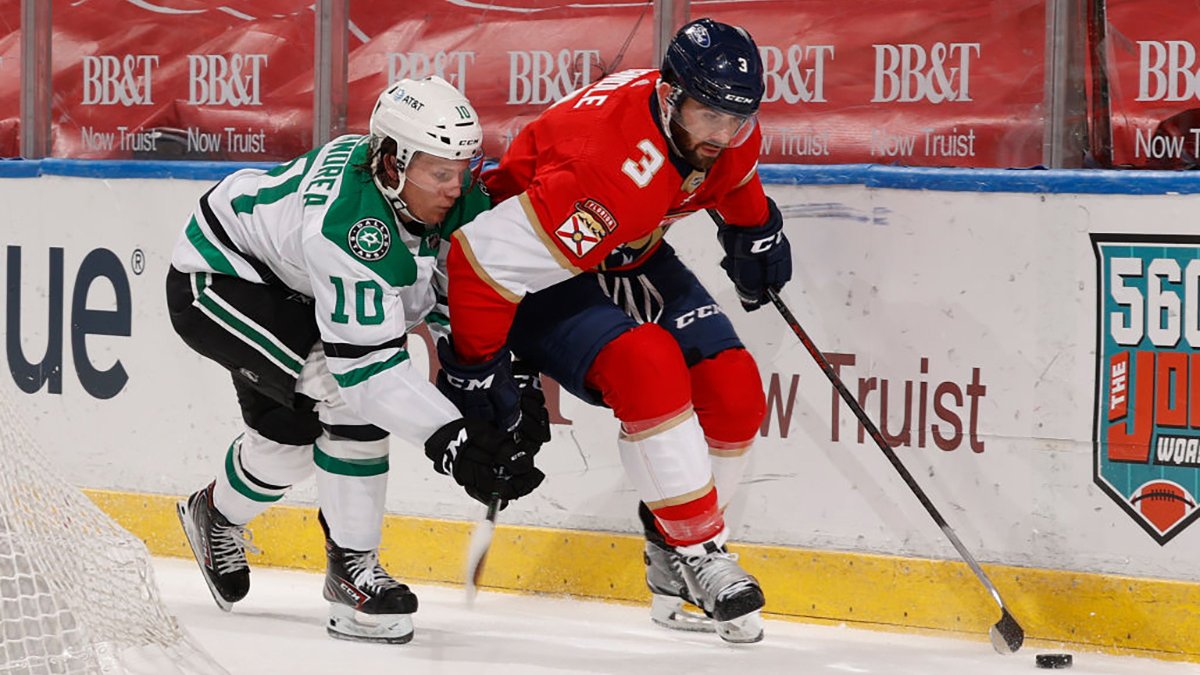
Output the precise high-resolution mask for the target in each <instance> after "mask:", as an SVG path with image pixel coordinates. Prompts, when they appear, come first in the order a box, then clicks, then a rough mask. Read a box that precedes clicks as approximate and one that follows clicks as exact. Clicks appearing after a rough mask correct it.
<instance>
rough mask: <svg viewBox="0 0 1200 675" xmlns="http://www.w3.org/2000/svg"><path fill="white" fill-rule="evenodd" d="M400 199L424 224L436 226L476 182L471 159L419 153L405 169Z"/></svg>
mask: <svg viewBox="0 0 1200 675" xmlns="http://www.w3.org/2000/svg"><path fill="white" fill-rule="evenodd" d="M404 178H405V180H404V187H403V188H402V189H401V190H400V198H401V199H403V200H404V203H405V204H407V205H408V211H409V213H411V214H413V216H414V217H416V218H417V219H419V220H420V221H421V222H423V223H428V224H430V225H436V224H438V223H440V222H442V220H444V219H445V218H446V212H448V211H449V210H450V207H452V206H454V202H455V200H457V199H458V198H459V196H461V195H462V193H463V191H464V190H468V189H470V187H471V184H472V182H473V175H472V171H471V161H470V160H466V159H446V158H444V157H437V156H435V155H430V154H426V153H424V152H418V153H416V154H414V155H413V158H412V160H411V161H410V162H409V163H408V168H407V169H406V170H405V172H404Z"/></svg>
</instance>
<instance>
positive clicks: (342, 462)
mask: <svg viewBox="0 0 1200 675" xmlns="http://www.w3.org/2000/svg"><path fill="white" fill-rule="evenodd" d="M313 462H314V463H315V464H316V465H317V466H319V467H320V468H322V469H324V470H325V471H328V472H329V473H332V474H337V475H339V476H358V477H364V476H379V475H381V474H385V473H387V471H388V458H387V456H386V455H384V456H383V457H376V458H374V459H339V458H337V457H334V456H332V455H328V454H326V453H325V451H324V450H322V449H321V446H319V445H317V444H316V443H313Z"/></svg>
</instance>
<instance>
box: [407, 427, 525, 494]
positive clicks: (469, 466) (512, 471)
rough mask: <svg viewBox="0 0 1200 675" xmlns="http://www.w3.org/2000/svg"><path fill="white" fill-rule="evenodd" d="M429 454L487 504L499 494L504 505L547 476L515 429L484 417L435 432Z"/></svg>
mask: <svg viewBox="0 0 1200 675" xmlns="http://www.w3.org/2000/svg"><path fill="white" fill-rule="evenodd" d="M425 456H426V457H428V458H429V459H430V461H432V462H433V468H434V470H435V471H437V472H438V473H440V474H442V475H444V476H452V477H453V478H454V482H456V483H458V484H459V485H461V486H462V487H463V489H465V490H466V491H467V494H468V495H470V496H471V498H472V499H475V500H476V501H478V502H480V503H481V504H487V503H488V502H489V501H491V497H492V495H493V494H495V495H496V496H498V497H500V508H502V509H503V508H504V507H505V506H507V505H508V502H509V501H511V500H513V499H518V498H520V497H524V496H525V495H527V494H529V493H530V492H533V491H534V490H535V489H537V486H539V485H541V484H542V481H543V480H544V479H545V478H546V475H545V474H544V473H542V472H541V471H540V470H539V469H538V468H537V467H535V466H534V465H533V453H531V452H527V451H525V450H523V449H521V448H519V447H517V444H516V442H515V441H514V440H513V436H512V434H511V433H508V432H506V431H501V430H500V429H498V428H497V427H496V426H495V425H494V424H491V423H489V422H483V421H481V420H466V419H458V420H454V421H453V422H450V423H449V424H446V425H445V426H443V427H442V428H441V429H438V430H437V431H435V432H433V435H432V436H430V437H429V439H428V440H426V441H425Z"/></svg>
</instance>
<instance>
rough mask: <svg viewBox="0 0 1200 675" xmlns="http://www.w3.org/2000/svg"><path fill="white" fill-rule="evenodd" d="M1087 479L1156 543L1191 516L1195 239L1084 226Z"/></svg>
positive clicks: (1198, 426)
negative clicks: (1089, 384)
mask: <svg viewBox="0 0 1200 675" xmlns="http://www.w3.org/2000/svg"><path fill="white" fill-rule="evenodd" d="M1092 245H1093V247H1094V249H1095V252H1096V264H1097V272H1098V274H1097V290H1098V297H1097V303H1096V315H1097V319H1098V320H1097V327H1098V329H1099V330H1098V335H1097V336H1096V337H1097V339H1096V392H1095V396H1096V406H1095V417H1094V424H1093V428H1094V431H1093V434H1094V437H1093V438H1094V453H1095V455H1094V456H1095V481H1096V484H1097V485H1099V486H1100V487H1101V488H1102V489H1103V490H1104V492H1105V493H1107V494H1108V496H1109V497H1111V498H1113V500H1115V501H1116V502H1117V503H1118V504H1120V505H1121V507H1122V508H1123V509H1124V510H1125V512H1126V514H1128V515H1129V516H1130V517H1131V518H1133V520H1134V521H1135V522H1137V524H1138V525H1140V526H1141V527H1142V529H1143V530H1145V531H1146V533H1147V534H1149V535H1150V536H1151V537H1153V538H1154V540H1155V541H1157V542H1158V543H1159V544H1166V543H1167V542H1168V541H1170V540H1171V539H1172V538H1173V537H1175V536H1176V535H1177V534H1179V533H1180V532H1182V531H1183V530H1184V529H1185V528H1186V527H1187V526H1188V525H1190V524H1191V523H1192V522H1194V521H1195V520H1196V519H1197V518H1198V517H1200V510H1198V509H1197V507H1196V496H1197V495H1198V494H1200V385H1198V383H1200V316H1197V314H1198V309H1197V308H1198V307H1200V297H1198V296H1200V283H1197V281H1198V280H1200V237H1187V236H1154V235H1123V234H1093V235H1092Z"/></svg>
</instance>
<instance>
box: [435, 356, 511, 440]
mask: <svg viewBox="0 0 1200 675" xmlns="http://www.w3.org/2000/svg"><path fill="white" fill-rule="evenodd" d="M451 339H453V338H451ZM437 353H438V360H439V361H441V362H442V369H441V370H440V371H438V374H437V388H438V391H440V392H442V395H443V396H445V397H446V398H448V399H450V402H451V403H453V404H454V407H456V408H458V410H459V412H461V413H462V415H463V417H466V418H467V419H472V420H483V421H485V422H494V423H495V424H497V425H499V426H500V428H502V429H505V430H506V431H510V432H511V431H516V429H517V424H518V423H519V422H520V421H521V395H520V392H518V391H517V383H516V381H515V380H514V379H513V373H512V357H511V356H510V355H509V352H508V350H507V349H502V350H500V353H499V354H496V355H495V356H494V357H492V358H491V359H489V360H487V361H484V362H483V363H476V364H465V363H460V362H459V360H458V356H457V355H456V354H455V353H454V347H453V346H452V345H451V342H450V340H439V341H438V346H437Z"/></svg>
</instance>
